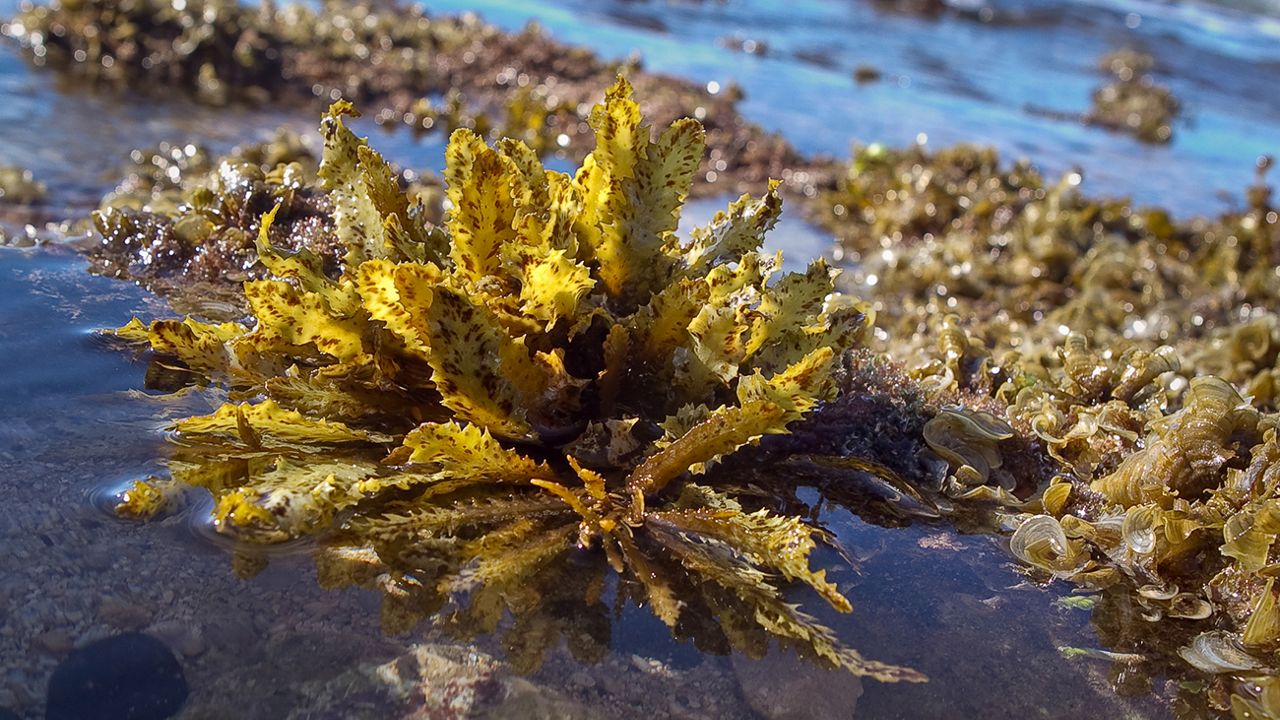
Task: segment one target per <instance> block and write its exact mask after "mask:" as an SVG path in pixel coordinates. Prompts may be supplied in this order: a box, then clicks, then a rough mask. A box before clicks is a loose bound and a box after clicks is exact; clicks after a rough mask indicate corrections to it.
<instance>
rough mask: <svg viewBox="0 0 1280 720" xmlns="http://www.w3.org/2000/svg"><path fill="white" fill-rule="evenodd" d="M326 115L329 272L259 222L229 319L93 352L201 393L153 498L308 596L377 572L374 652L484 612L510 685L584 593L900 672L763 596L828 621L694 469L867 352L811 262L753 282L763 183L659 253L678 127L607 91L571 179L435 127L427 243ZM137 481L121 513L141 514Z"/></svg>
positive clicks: (683, 187) (691, 137)
mask: <svg viewBox="0 0 1280 720" xmlns="http://www.w3.org/2000/svg"><path fill="white" fill-rule="evenodd" d="M353 112H354V111H353V109H352V108H351V106H350V105H348V104H346V103H341V102H340V103H336V104H335V105H334V106H333V107H332V108H331V109H330V111H329V113H328V114H327V115H326V116H325V118H324V121H323V124H322V128H321V129H322V135H323V136H324V138H325V152H324V157H323V159H322V162H321V164H320V167H319V171H318V177H319V179H320V182H321V183H322V184H323V187H324V188H325V190H326V191H327V192H328V196H329V201H330V203H331V207H332V211H331V215H330V218H331V221H332V223H333V227H334V233H335V235H336V236H337V237H338V238H339V239H340V242H341V244H342V245H343V247H345V254H344V255H343V259H342V262H341V266H340V268H338V269H337V270H336V271H335V272H333V273H327V272H326V271H325V268H324V264H323V262H322V261H321V260H320V259H319V257H317V256H316V255H314V254H313V253H312V252H311V251H309V250H306V249H302V250H297V251H294V252H286V251H283V250H281V249H278V248H276V247H275V246H274V245H273V244H272V237H273V235H272V228H273V227H274V226H275V224H276V223H277V222H280V221H281V218H283V217H284V216H285V215H287V213H288V212H289V209H288V207H287V205H286V204H285V202H284V201H283V200H281V201H279V202H278V203H277V205H276V207H274V208H272V209H271V210H269V211H268V212H266V214H265V215H264V217H263V218H262V220H261V223H260V226H259V234H258V238H257V253H258V256H259V261H260V263H261V264H262V266H264V267H265V268H266V270H267V272H266V273H265V274H264V276H263V277H262V278H261V279H256V280H251V281H248V282H246V283H245V286H244V292H245V297H246V300H247V303H248V306H249V309H250V316H249V318H248V322H246V323H234V322H228V323H221V324H214V323H206V322H202V321H199V320H196V319H192V318H187V319H185V320H183V321H176V320H158V321H155V322H152V323H150V324H143V323H141V322H139V321H136V320H135V321H134V322H132V323H130V324H129V325H128V326H126V327H124V328H121V329H120V330H118V331H116V334H117V335H118V336H120V337H121V338H122V339H124V340H126V341H127V340H134V341H138V342H146V343H148V344H149V345H150V347H151V349H152V351H153V352H154V353H155V354H156V356H157V357H159V358H162V359H164V361H165V362H169V363H173V364H176V365H180V366H182V367H185V368H187V369H188V370H190V371H191V372H193V373H195V374H198V375H200V376H202V377H204V378H206V379H208V380H210V381H213V382H217V383H221V384H225V385H226V386H228V387H229V388H230V389H231V391H232V393H233V396H234V398H235V399H234V400H233V402H231V403H228V404H226V405H224V406H223V407H222V408H220V409H219V410H217V411H216V412H215V413H213V414H211V415H208V416H202V417H191V418H186V419H183V420H179V421H177V422H176V423H174V425H173V428H172V429H173V432H174V434H173V438H174V441H175V442H176V444H177V445H178V449H177V451H176V452H175V455H174V458H173V460H172V461H171V463H170V470H171V472H172V475H173V477H174V479H175V480H177V481H178V482H181V483H183V484H187V485H195V486H200V487H204V488H207V489H208V490H209V491H210V492H211V493H212V494H213V496H214V498H215V503H216V504H215V510H214V522H215V525H216V527H217V529H218V530H219V531H221V532H223V533H226V534H228V535H231V536H233V537H235V538H237V539H239V540H241V541H243V542H244V543H246V544H247V545H252V544H255V543H258V544H271V543H276V542H281V541H287V540H293V539H296V538H300V537H324V538H325V539H326V542H325V545H324V548H325V549H324V550H322V551H321V552H320V554H321V556H322V559H321V563H322V573H321V574H322V578H324V579H325V580H324V581H325V582H326V583H329V584H335V585H339V584H346V583H367V582H372V581H371V580H370V578H371V577H373V576H371V575H370V574H369V573H370V572H373V573H374V575H375V576H377V577H380V578H381V579H380V580H379V581H378V582H379V583H380V584H381V585H382V586H383V587H384V590H386V593H387V595H386V597H387V600H386V602H385V604H384V621H385V624H386V625H387V626H388V627H389V628H390V629H402V628H404V627H406V626H408V625H412V624H413V623H414V622H416V621H418V620H420V619H422V618H423V617H425V616H427V615H429V614H431V612H432V611H434V610H435V609H437V608H440V607H442V606H443V605H444V604H445V603H447V602H453V603H458V604H459V605H460V610H459V612H460V613H461V614H462V615H464V616H467V617H469V618H470V619H471V620H472V621H473V622H472V623H471V626H472V627H477V628H488V629H490V630H492V629H494V628H495V627H496V624H497V623H498V621H499V619H500V618H501V616H502V613H503V611H504V609H505V610H509V611H511V612H512V614H513V615H514V616H515V617H516V621H515V622H516V629H515V630H514V632H517V633H519V632H522V630H521V628H523V632H526V633H529V635H528V636H526V637H523V638H522V640H521V642H519V643H512V644H513V645H519V646H520V647H523V648H524V650H526V651H528V652H527V653H526V654H525V655H522V656H521V657H523V658H524V660H525V661H526V662H527V663H528V664H530V665H532V664H536V657H537V656H539V655H540V653H541V650H542V649H543V648H544V647H545V646H546V644H547V643H548V642H550V641H552V640H553V639H554V638H555V637H557V634H558V631H557V630H556V628H555V627H554V626H555V624H556V623H557V622H560V623H563V622H565V621H564V620H563V619H559V620H557V619H554V618H551V616H549V615H547V614H546V613H545V612H543V613H539V612H538V611H537V610H538V608H545V607H547V606H548V603H551V601H552V599H556V600H563V599H564V595H565V593H571V594H573V593H576V594H578V595H580V599H582V598H587V599H590V598H592V597H595V598H598V597H599V594H600V592H601V591H602V589H603V587H604V585H603V583H604V577H605V576H604V574H603V573H604V571H606V570H608V571H611V572H613V573H616V574H617V575H618V576H619V577H620V578H622V587H624V588H626V589H625V590H622V591H620V592H622V593H623V594H624V595H625V596H628V597H632V598H634V599H636V600H637V601H640V602H643V603H645V604H647V605H648V606H649V607H650V608H651V610H652V611H653V613H654V614H655V615H656V616H657V617H658V618H660V619H661V620H662V621H663V622H664V623H666V624H667V625H668V626H670V627H671V628H672V630H673V631H674V632H676V633H677V634H678V635H681V636H684V635H687V634H692V635H693V636H694V637H695V638H699V637H702V638H706V637H711V638H717V637H718V638H719V640H718V641H715V640H704V641H705V642H709V643H711V644H713V645H714V644H715V643H716V642H718V643H720V644H721V645H722V646H727V647H732V648H736V649H739V650H742V651H744V652H748V653H749V654H753V655H758V654H759V653H760V652H762V651H763V650H764V648H765V647H767V642H766V641H767V638H769V637H774V638H777V639H779V640H782V641H784V642H787V643H790V644H793V645H795V646H798V647H799V648H801V649H802V650H803V651H804V652H805V653H807V654H809V655H811V656H813V657H816V658H818V659H819V660H820V661H822V662H824V663H827V664H829V665H833V666H839V667H843V668H844V669H845V670H847V671H849V672H851V673H854V674H857V675H865V676H870V677H874V678H878V679H881V680H886V681H895V680H906V681H921V680H923V679H924V678H923V677H922V676H921V675H920V674H919V673H917V672H915V671H913V670H910V669H907V668H902V667H897V666H893V665H889V664H886V663H881V662H877V661H874V660H869V659H866V658H863V657H862V656H861V655H860V654H858V653H857V652H855V651H854V650H852V649H851V648H848V647H846V646H844V645H843V644H841V643H840V641H839V640H838V638H837V637H836V636H835V635H834V633H833V632H832V631H831V630H830V629H828V628H827V627H825V626H824V625H822V624H821V623H820V622H819V621H818V619H817V618H816V617H815V616H813V615H811V614H810V613H808V612H806V611H804V610H802V609H801V607H800V606H799V605H797V604H795V603H794V602H793V601H792V600H790V597H789V595H788V594H786V593H784V589H786V588H788V587H789V586H791V585H805V586H808V588H809V589H810V590H811V591H812V592H813V593H816V594H817V595H818V596H819V597H821V598H822V599H823V600H825V601H826V603H827V604H828V605H829V606H830V607H831V608H833V609H834V610H836V611H840V612H848V611H850V610H851V609H852V606H851V604H850V603H849V601H848V599H847V598H846V597H845V596H844V595H843V593H842V592H841V591H840V590H839V589H838V588H837V587H836V586H835V585H834V584H833V583H831V582H830V581H828V580H827V579H826V573H825V571H822V570H814V569H813V568H812V567H811V559H810V554H811V553H812V552H813V551H814V550H815V548H816V547H817V546H818V544H819V543H822V542H824V539H825V536H824V535H823V534H822V533H821V532H819V531H818V530H817V529H816V528H814V527H811V526H810V525H808V524H806V522H805V521H804V519H803V518H799V517H793V516H789V515H787V514H785V513H779V512H778V511H775V510H773V509H770V508H769V507H764V506H760V505H759V502H758V500H757V499H755V498H752V497H750V496H749V495H747V496H739V495H738V494H737V492H736V491H735V488H737V485H736V484H731V483H726V482H725V480H726V478H725V477H724V475H723V474H721V473H718V472H717V471H718V466H720V465H721V464H722V463H723V462H724V461H725V460H726V459H727V458H729V457H731V456H732V455H733V454H734V453H736V452H738V451H739V450H741V449H743V448H745V447H750V446H754V445H756V444H758V443H759V442H760V441H761V440H762V439H763V438H765V437H766V436H771V435H778V434H785V433H787V432H788V431H789V428H790V426H791V425H792V424H793V423H796V422H797V421H799V420H801V419H802V418H804V417H806V416H807V415H809V414H810V413H811V412H812V411H813V410H814V409H815V408H816V407H817V406H819V405H820V404H822V403H824V402H827V401H830V400H832V399H834V397H835V395H836V392H837V382H836V380H837V375H838V370H839V359H840V355H841V353H843V352H844V351H845V350H848V349H851V348H854V347H857V346H858V345H859V344H860V342H861V341H862V338H863V336H864V334H865V333H866V332H867V331H868V329H869V318H868V316H867V311H866V308H865V307H864V306H863V305H862V304H861V303H859V302H858V301H857V300H855V299H853V298H849V297H845V296H842V295H839V294H837V293H835V292H834V285H833V282H834V273H833V272H832V271H831V270H829V269H828V268H827V266H826V265H825V264H824V263H822V262H816V263H814V264H812V265H811V266H810V268H809V270H808V271H807V272H803V273H792V274H787V275H781V276H779V275H778V273H777V269H776V268H777V265H778V257H777V256H772V255H766V254H764V253H763V252H762V250H761V243H762V241H763V237H764V234H765V232H767V231H768V230H769V229H770V228H771V227H772V226H773V224H774V223H775V222H776V220H777V217H778V214H779V212H780V211H781V202H780V199H779V197H778V196H777V194H776V188H772V187H771V188H770V190H769V191H768V192H767V193H766V194H765V195H764V196H763V197H758V198H755V197H750V196H744V197H743V198H742V199H741V200H739V201H738V202H736V203H734V204H733V205H732V206H731V207H730V208H729V209H728V210H727V211H726V212H724V213H721V214H719V215H717V216H716V217H715V218H714V219H713V220H712V222H711V224H710V225H709V226H707V227H705V228H702V229H700V230H698V231H696V232H694V233H693V235H692V237H691V238H690V239H688V240H682V239H680V238H679V237H677V236H676V234H675V229H676V226H677V223H678V220H679V211H680V206H681V204H682V203H683V201H684V199H685V197H686V196H687V195H688V192H689V187H690V185H691V183H692V182H693V179H694V175H695V173H696V172H697V168H698V164H699V162H700V161H701V159H702V156H703V152H704V136H703V130H702V128H701V126H700V125H699V124H698V123H697V122H696V121H692V120H685V121H679V122H676V123H673V124H672V125H671V126H669V127H668V128H666V129H665V130H663V131H661V132H659V133H657V134H656V136H654V137H651V132H650V129H649V128H648V126H646V125H645V124H644V123H643V122H642V119H641V116H640V112H639V107H638V106H637V104H636V103H635V101H634V100H633V99H632V97H631V88H630V85H629V84H627V83H626V82H625V81H624V80H619V81H618V82H617V83H616V84H615V85H614V86H613V87H612V88H611V89H610V90H609V92H608V94H607V95H606V99H605V101H604V102H603V103H602V104H600V105H597V106H596V107H595V109H594V110H593V111H592V113H591V123H592V126H593V128H594V129H595V132H596V135H597V146H596V149H595V151H594V152H593V153H591V154H590V155H589V156H588V157H587V158H586V160H585V161H584V163H583V166H582V168H581V169H580V170H579V171H578V172H577V173H576V174H575V175H573V176H570V175H566V174H562V173H555V172H548V171H546V170H545V169H543V167H542V165H541V163H540V162H539V160H538V158H537V155H536V153H535V152H534V151H533V150H531V149H530V148H529V147H528V146H526V145H524V144H523V143H521V142H519V141H505V140H504V141H502V142H499V143H498V144H497V145H496V146H490V145H488V144H486V143H485V141H484V140H483V139H482V138H481V137H480V136H478V135H477V134H475V133H474V132H471V131H468V130H458V131H456V132H455V133H454V134H453V135H452V137H451V139H450V143H449V147H448V150H447V152H446V162H447V168H446V171H445V181H446V188H447V189H446V196H447V200H448V203H447V206H448V208H449V209H448V212H447V215H446V217H445V221H444V226H443V228H437V227H435V226H433V225H432V224H431V223H429V222H428V221H426V220H425V219H424V218H423V217H422V215H421V213H418V212H415V211H414V210H413V206H412V204H411V203H410V201H409V200H408V198H406V196H405V194H404V192H403V191H402V190H401V189H400V187H399V186H398V185H397V184H396V183H395V182H394V180H393V176H392V173H391V171H390V169H389V168H388V166H387V164H386V163H385V161H383V160H382V158H381V157H380V156H379V155H378V154H377V153H376V152H375V151H373V150H372V149H370V148H369V147H368V145H367V144H366V143H365V141H363V140H361V139H359V138H357V137H356V136H354V135H353V134H352V133H351V132H350V130H348V129H347V128H346V126H345V123H344V116H347V115H350V114H352V113H353ZM145 487H146V486H145V485H135V486H134V487H133V488H132V489H131V491H130V492H131V493H132V495H131V497H130V498H127V499H126V502H125V505H124V508H125V509H127V510H128V511H130V514H133V515H137V514H144V513H145V512H146V511H147V510H148V509H150V508H156V507H159V506H160V505H161V503H160V502H159V498H160V497H161V496H162V495H163V492H162V491H161V490H160V489H157V490H156V491H155V492H150V491H147V490H145ZM135 498H136V499H135ZM575 558H577V559H575ZM250 565H252V563H250ZM371 567H381V568H383V569H381V570H377V571H371V570H370V568H371ZM543 592H545V593H547V594H548V596H547V597H546V598H542V597H540V593H543ZM551 604H554V603H551ZM709 617H715V618H718V623H716V622H712V624H711V625H708V624H707V620H708V618H709ZM583 622H585V621H583ZM565 631H566V632H568V630H567V629H566V630H565ZM726 644H727V645H726ZM517 655H519V653H517Z"/></svg>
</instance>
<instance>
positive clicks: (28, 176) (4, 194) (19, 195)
mask: <svg viewBox="0 0 1280 720" xmlns="http://www.w3.org/2000/svg"><path fill="white" fill-rule="evenodd" d="M45 192H46V189H45V186H44V183H42V182H40V181H38V180H36V179H35V175H33V174H32V173H31V171H30V170H28V169H26V168H22V167H18V166H16V165H0V203H8V204H11V205H34V204H36V203H38V202H40V201H41V200H43V199H44V196H45Z"/></svg>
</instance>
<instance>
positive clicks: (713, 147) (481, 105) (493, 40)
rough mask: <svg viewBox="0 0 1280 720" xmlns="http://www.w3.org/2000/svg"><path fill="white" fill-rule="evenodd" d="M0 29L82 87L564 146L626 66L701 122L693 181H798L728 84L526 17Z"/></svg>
mask: <svg viewBox="0 0 1280 720" xmlns="http://www.w3.org/2000/svg"><path fill="white" fill-rule="evenodd" d="M4 31H5V32H6V33H7V34H8V35H9V36H11V37H14V38H15V39H17V40H18V41H19V43H20V44H21V45H22V47H23V49H24V50H26V51H27V53H28V54H29V56H30V57H31V59H32V60H33V61H34V62H36V63H38V64H40V65H46V66H49V67H53V68H57V69H59V70H61V71H63V72H66V73H70V74H72V75H75V76H78V77H82V78H86V79H88V80H90V81H92V82H95V83H101V84H106V85H109V86H120V87H126V86H127V87H130V88H140V87H141V88H147V87H152V88H180V89H182V90H185V91H187V92H189V93H191V94H192V95H193V96H194V97H195V98H196V99H197V100H200V101H202V102H207V103H214V104H221V103H226V102H236V101H244V102H249V103H255V104H257V103H261V102H262V101H263V100H265V99H268V98H269V99H271V100H272V101H273V102H274V103H276V104H280V103H285V102H295V103H301V102H314V101H315V100H316V99H317V98H319V99H322V100H324V101H325V102H329V101H332V100H336V99H337V98H339V97H342V98H346V99H348V100H351V101H353V102H356V103H359V104H361V105H362V106H363V107H376V108H377V111H376V112H374V113H373V116H374V118H375V119H376V120H377V121H378V122H380V123H383V124H388V125H393V124H394V125H401V126H406V127H408V128H409V129H412V130H414V131H415V132H437V131H444V132H452V131H453V130H454V129H456V128H458V127H468V128H471V129H474V130H477V131H479V132H480V133H481V134H484V135H486V136H487V137H489V138H491V139H494V140H496V139H498V138H500V137H515V138H518V139H521V140H525V141H526V143H527V144H528V145H529V146H530V147H532V148H533V149H534V150H536V151H538V152H539V153H554V152H565V153H567V154H569V155H571V156H573V157H575V158H581V157H582V156H584V155H586V154H587V153H588V152H589V151H591V149H592V144H591V143H592V138H591V133H590V132H589V131H588V127H589V124H588V123H587V122H586V120H587V118H586V117H585V116H584V115H583V113H584V112H585V111H586V109H587V108H589V107H590V106H591V104H592V103H593V102H594V100H595V98H597V97H599V96H600V94H601V93H602V92H603V91H604V89H605V88H606V87H608V86H609V84H610V83H611V82H612V80H613V78H614V76H616V75H617V74H618V73H619V72H620V71H621V70H624V69H625V70H626V71H627V73H628V74H629V75H630V76H631V77H632V78H633V79H634V81H635V82H636V83H637V85H638V88H639V89H640V91H641V92H642V94H643V97H645V98H646V111H647V115H648V117H651V118H654V119H655V121H656V122H658V123H660V124H667V123H669V122H671V121H673V120H675V119H676V118H680V117H686V116H689V117H695V118H697V119H698V120H700V121H701V122H702V123H703V126H704V128H705V129H706V133H707V145H708V147H709V149H710V152H709V153H708V154H707V156H706V157H705V158H703V159H702V160H701V161H700V166H701V167H700V171H699V175H700V177H701V178H702V179H703V180H705V181H706V182H704V183H700V184H698V185H696V186H695V190H696V191H697V192H702V193H706V194H712V193H714V194H723V193H725V192H729V191H737V192H747V191H752V192H759V191H762V190H763V189H764V188H765V187H767V185H768V182H769V179H770V178H772V177H782V178H783V179H786V180H789V181H794V182H797V183H800V184H804V183H808V182H809V181H810V178H809V175H808V174H806V173H805V172H800V173H799V174H798V175H796V174H793V172H792V171H793V170H795V169H797V168H801V167H805V165H806V163H805V161H804V159H803V158H802V157H801V156H800V154H799V153H798V152H796V151H795V149H794V148H792V147H791V146H790V145H789V144H788V143H786V142H785V141H784V140H783V139H782V138H781V137H780V136H778V135H775V134H769V133H766V132H765V131H764V130H762V129H761V128H760V127H759V126H757V125H754V124H752V123H749V122H747V121H746V120H744V119H743V118H742V116H741V115H740V114H739V112H738V110H737V106H736V105H737V101H738V100H739V99H740V96H739V95H737V94H734V93H731V92H726V91H721V92H712V91H709V90H708V89H707V88H706V87H705V86H701V85H697V84H694V83H691V82H689V81H687V80H683V79H680V78H675V77H671V76H666V75H657V74H652V73H647V72H644V71H643V70H642V69H640V68H639V67H638V66H635V67H626V68H624V67H622V66H621V65H620V64H619V63H616V62H607V61H605V60H602V59H601V58H599V57H598V56H596V55H595V54H594V53H592V52H590V51H588V50H584V49H582V48H579V47H574V46H569V45H564V44H561V43H558V42H555V41H554V40H552V39H550V38H549V37H547V35H546V34H545V33H544V32H543V31H542V30H541V29H540V28H539V27H538V26H536V25H531V26H529V27H528V28H526V29H524V30H522V31H520V32H515V33H511V32H505V31H502V30H500V29H498V28H496V27H493V26H491V25H487V24H485V23H483V22H481V21H479V20H478V19H476V17H475V16H473V15H464V16H459V17H449V16H433V15H429V14H427V13H426V12H425V11H424V10H423V9H422V8H421V7H419V6H412V7H410V6H399V5H394V4H387V3H379V2H368V1H366V2H356V3H350V2H342V1H339V0H325V2H323V3H321V5H320V7H318V8H317V7H314V6H312V5H309V4H305V3H295V4H290V5H285V6H281V7H278V8H277V7H276V6H274V5H271V4H268V5H264V6H261V7H250V6H247V5H244V4H242V3H239V2H235V0H190V1H189V2H183V3H176V4H175V3H169V2H161V1H159V0H60V1H59V0H55V1H54V2H52V3H51V4H50V5H47V6H44V5H31V4H24V6H23V8H22V11H21V12H20V13H19V14H18V16H17V17H16V18H14V19H13V20H11V21H9V22H8V23H7V24H5V26H4ZM631 65H636V64H635V63H634V62H633V63H631ZM784 171H785V172H784Z"/></svg>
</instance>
